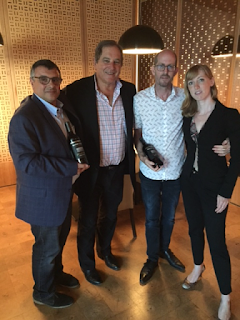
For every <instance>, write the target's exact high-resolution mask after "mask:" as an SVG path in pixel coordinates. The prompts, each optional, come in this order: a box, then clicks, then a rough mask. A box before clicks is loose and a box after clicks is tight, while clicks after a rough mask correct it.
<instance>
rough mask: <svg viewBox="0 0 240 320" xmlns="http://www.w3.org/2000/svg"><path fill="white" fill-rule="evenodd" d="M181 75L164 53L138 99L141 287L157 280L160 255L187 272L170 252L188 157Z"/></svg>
mask: <svg viewBox="0 0 240 320" xmlns="http://www.w3.org/2000/svg"><path fill="white" fill-rule="evenodd" d="M177 71H178V68H177V56H176V54H175V53H174V52H173V51H171V50H168V49H164V50H163V51H161V52H160V53H158V54H157V55H156V56H155V59H154V66H152V67H151V72H152V74H153V76H154V78H155V84H154V85H153V86H151V87H149V88H147V89H145V90H142V91H140V92H139V93H138V94H136V95H135V97H134V104H133V108H134V116H135V137H134V139H135V145H136V148H137V151H138V155H139V158H140V173H139V175H140V180H141V189H142V198H143V202H144V206H145V215H146V223H145V228H146V233H145V234H146V241H147V256H148V259H147V261H146V263H144V265H143V268H142V270H141V272H140V284H141V285H145V284H146V283H147V282H148V281H149V280H150V279H151V277H152V276H153V274H154V271H155V270H156V268H157V266H158V260H159V257H160V258H163V259H166V260H167V261H168V262H169V264H170V265H171V266H172V267H174V268H176V269H177V270H179V271H181V272H184V271H185V266H184V265H183V263H182V262H181V261H180V260H179V259H178V258H177V257H176V256H175V255H174V253H173V252H172V251H171V249H170V248H169V244H170V239H171V235H172V231H173V226H174V220H175V210H176V207H177V204H178V200H179V194H180V179H179V177H180V174H181V171H182V166H183V162H184V159H185V157H184V139H183V132H182V113H181V106H182V102H183V100H184V91H183V89H180V88H177V87H174V86H173V85H172V81H173V78H174V76H175V75H176V74H177ZM140 137H143V139H144V140H145V142H146V143H150V144H152V145H153V146H154V147H155V148H156V150H157V152H158V154H159V157H160V159H161V160H162V161H163V165H162V166H161V167H160V168H159V167H158V166H155V164H154V163H153V162H152V161H150V160H149V159H148V158H147V156H146V154H145V153H144V152H143V148H142V147H143V146H142V143H141V142H140V141H139V138H140ZM224 143H226V141H225V142H224ZM214 152H216V153H218V154H219V155H220V156H224V155H225V154H226V153H228V151H227V149H225V147H223V146H215V150H214Z"/></svg>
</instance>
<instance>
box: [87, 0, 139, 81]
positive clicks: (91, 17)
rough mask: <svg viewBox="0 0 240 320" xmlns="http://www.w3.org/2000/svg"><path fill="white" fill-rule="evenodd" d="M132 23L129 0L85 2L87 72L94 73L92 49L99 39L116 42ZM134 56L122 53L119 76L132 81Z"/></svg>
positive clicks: (131, 5) (131, 6)
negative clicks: (121, 66) (122, 59)
mask: <svg viewBox="0 0 240 320" xmlns="http://www.w3.org/2000/svg"><path fill="white" fill-rule="evenodd" d="M133 25H134V21H133V3H132V1H129V0H121V1H119V0H116V1H109V0H101V1H100V0H88V1H87V2H86V39H87V40H86V41H87V43H86V44H87V48H88V51H87V52H88V54H87V65H88V74H89V75H91V74H93V73H94V64H93V62H94V50H95V47H96V45H97V44H98V43H99V42H100V41H101V40H107V39H111V40H115V41H117V42H118V40H119V38H120V36H121V35H122V33H123V32H124V31H126V30H127V29H128V28H130V27H132V26H133ZM133 66H134V57H133V56H132V55H124V62H123V68H122V71H121V75H120V76H121V78H122V79H123V80H126V81H130V82H134V70H133V69H134V67H133Z"/></svg>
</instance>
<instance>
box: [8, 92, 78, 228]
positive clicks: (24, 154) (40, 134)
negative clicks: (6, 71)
mask: <svg viewBox="0 0 240 320" xmlns="http://www.w3.org/2000/svg"><path fill="white" fill-rule="evenodd" d="M63 108H64V110H65V112H66V113H67V115H68V117H69V120H70V121H71V122H72V123H73V124H74V125H75V126H76V127H80V124H79V120H78V118H77V117H76V115H75V114H74V111H73V110H72V109H71V107H70V106H67V105H64V107H63ZM8 142H9V149H10V153H11V156H12V158H13V163H14V166H15V169H16V174H17V190H16V191H17V193H16V217H17V218H19V219H22V220H24V221H26V222H28V223H30V224H31V225H39V226H59V225H61V224H62V223H63V221H64V219H65V217H66V214H67V210H68V206H69V202H70V200H71V195H72V176H73V175H75V174H76V173H77V162H76V161H75V160H74V159H73V157H72V154H71V152H70V148H69V144H68V141H67V139H66V138H65V136H64V134H63V133H62V131H61V129H60V127H59V126H58V124H57V123H56V121H55V120H54V119H53V117H52V115H51V114H50V113H49V111H48V110H47V109H46V107H45V106H44V105H43V104H42V102H41V101H40V100H39V99H38V98H37V97H36V96H35V95H33V96H28V97H27V98H26V99H24V100H23V101H22V103H21V105H20V107H19V108H18V109H17V110H16V111H15V114H14V115H13V117H12V119H11V121H10V126H9V134H8Z"/></svg>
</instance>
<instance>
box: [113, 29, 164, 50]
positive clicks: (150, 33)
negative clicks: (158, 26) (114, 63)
mask: <svg viewBox="0 0 240 320" xmlns="http://www.w3.org/2000/svg"><path fill="white" fill-rule="evenodd" d="M118 44H119V45H120V47H121V48H122V50H123V53H128V54H151V53H158V52H159V51H161V50H162V49H163V48H164V45H163V41H162V38H161V37H160V35H159V33H158V32H157V31H156V30H154V29H153V28H151V27H149V26H145V25H136V26H134V27H131V28H130V29H128V30H127V31H125V32H124V33H123V35H122V36H121V37H120V39H119V41H118Z"/></svg>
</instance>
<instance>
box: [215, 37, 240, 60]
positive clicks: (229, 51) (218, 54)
mask: <svg viewBox="0 0 240 320" xmlns="http://www.w3.org/2000/svg"><path fill="white" fill-rule="evenodd" d="M233 43H234V37H233V36H230V35H226V36H224V37H222V38H221V39H220V40H218V41H217V42H216V44H215V46H214V47H213V50H212V52H211V56H212V57H213V58H222V57H231V56H232V55H233ZM239 56H240V36H239V37H238V48H237V57H239Z"/></svg>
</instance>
